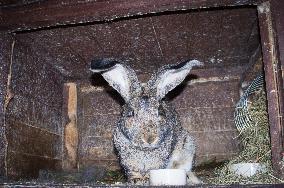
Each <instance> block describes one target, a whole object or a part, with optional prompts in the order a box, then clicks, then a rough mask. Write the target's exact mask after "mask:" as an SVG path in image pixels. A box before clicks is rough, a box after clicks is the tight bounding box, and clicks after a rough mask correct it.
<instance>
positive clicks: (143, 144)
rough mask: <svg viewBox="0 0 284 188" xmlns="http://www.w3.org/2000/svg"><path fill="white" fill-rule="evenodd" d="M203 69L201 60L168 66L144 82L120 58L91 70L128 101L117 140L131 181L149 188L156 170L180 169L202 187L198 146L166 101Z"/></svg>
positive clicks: (100, 62) (96, 62)
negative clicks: (195, 68) (195, 159)
mask: <svg viewBox="0 0 284 188" xmlns="http://www.w3.org/2000/svg"><path fill="white" fill-rule="evenodd" d="M202 65H203V63H201V62H199V61H197V60H191V61H187V62H182V63H179V64H175V65H166V66H163V67H162V68H160V69H159V70H158V72H157V73H156V74H153V75H152V77H151V78H150V80H149V81H148V82H147V83H145V84H141V83H140V82H139V81H138V78H137V76H136V74H135V72H134V70H133V69H131V68H130V67H128V66H127V65H125V64H123V63H121V62H119V61H118V60H115V59H112V58H103V59H95V60H93V61H92V62H91V71H92V72H95V73H100V74H102V76H103V77H104V79H105V80H106V81H107V82H108V83H109V84H110V85H111V86H112V87H113V88H114V89H115V90H116V91H117V92H118V93H119V94H120V95H121V96H122V97H123V99H124V101H125V104H124V105H123V112H122V115H121V117H120V119H119V121H118V123H117V125H116V127H115V129H114V133H113V141H114V145H115V148H116V149H117V151H118V155H119V158H120V163H121V166H122V167H123V168H124V170H125V173H126V175H127V178H128V181H129V182H131V183H141V182H142V184H146V183H147V182H148V180H149V171H150V170H152V169H164V168H176V169H184V170H185V171H186V173H187V177H188V183H189V184H198V183H201V181H200V180H199V179H198V178H197V177H196V176H195V175H194V173H193V172H192V171H191V169H192V164H193V157H194V154H195V148H196V145H195V142H194V140H193V138H192V137H191V136H190V135H189V133H188V132H187V131H186V130H185V129H183V128H182V126H181V124H180V122H179V119H178V116H177V113H176V112H175V110H174V109H173V107H171V106H170V105H169V103H168V102H167V101H165V100H163V99H164V97H165V95H166V94H167V93H168V92H169V91H171V90H172V89H174V88H175V87H176V86H177V85H179V84H180V83H181V82H182V81H183V80H184V79H185V77H186V76H187V75H188V73H189V72H190V70H191V69H192V67H193V66H202Z"/></svg>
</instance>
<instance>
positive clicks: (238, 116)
mask: <svg viewBox="0 0 284 188" xmlns="http://www.w3.org/2000/svg"><path fill="white" fill-rule="evenodd" d="M263 86H264V77H263V75H259V76H257V77H256V78H255V79H254V80H253V81H252V83H251V84H250V85H249V86H248V88H247V89H246V90H245V92H244V94H243V95H242V96H241V98H240V100H239V101H238V103H237V104H236V107H235V112H234V122H235V125H236V127H237V129H238V131H240V132H242V131H243V130H244V129H246V128H247V127H249V125H251V122H252V119H251V117H250V114H249V113H248V98H249V96H250V95H251V94H253V93H255V92H256V91H258V90H260V89H261V88H263Z"/></svg>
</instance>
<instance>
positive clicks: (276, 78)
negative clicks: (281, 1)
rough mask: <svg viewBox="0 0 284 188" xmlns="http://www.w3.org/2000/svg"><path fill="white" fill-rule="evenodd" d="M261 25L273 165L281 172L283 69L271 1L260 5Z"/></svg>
mask: <svg viewBox="0 0 284 188" xmlns="http://www.w3.org/2000/svg"><path fill="white" fill-rule="evenodd" d="M258 16H259V27H260V35H261V44H262V53H263V62H264V71H265V81H266V91H267V100H268V114H269V126H270V137H271V152H272V165H273V168H274V169H275V170H276V172H278V173H281V166H282V165H280V164H279V163H280V162H281V160H282V155H281V153H282V151H283V138H282V131H283V122H282V114H281V113H280V112H281V111H280V107H281V105H282V104H281V101H282V98H281V96H282V93H281V90H282V89H281V88H282V87H281V85H282V84H281V79H280V77H281V71H280V65H279V59H278V58H277V54H276V52H277V50H276V48H277V44H276V41H275V33H274V27H273V25H272V17H271V10H270V3H269V2H265V3H263V4H261V5H259V6H258Z"/></svg>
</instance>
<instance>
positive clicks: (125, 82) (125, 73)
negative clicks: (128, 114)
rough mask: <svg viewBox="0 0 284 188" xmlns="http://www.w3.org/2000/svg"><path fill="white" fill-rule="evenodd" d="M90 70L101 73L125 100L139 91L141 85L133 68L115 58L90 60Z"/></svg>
mask: <svg viewBox="0 0 284 188" xmlns="http://www.w3.org/2000/svg"><path fill="white" fill-rule="evenodd" d="M90 70H91V71H92V72H95V73H101V74H102V76H103V77H104V79H105V80H106V81H107V82H108V83H109V85H110V86H112V87H113V88H114V89H115V90H116V91H118V93H119V94H120V95H121V96H122V97H123V99H124V100H125V101H126V102H127V101H129V99H130V98H132V97H133V96H135V95H138V93H140V92H141V86H140V83H139V81H138V78H137V76H136V74H135V72H134V70H133V69H131V68H129V67H128V66H126V65H124V64H121V63H120V62H118V61H117V60H114V59H109V58H104V59H95V60H92V62H91V69H90Z"/></svg>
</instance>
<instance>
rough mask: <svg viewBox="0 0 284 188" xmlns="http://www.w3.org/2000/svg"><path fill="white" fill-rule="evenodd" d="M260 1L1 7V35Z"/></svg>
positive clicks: (123, 0) (147, 0)
mask: <svg viewBox="0 0 284 188" xmlns="http://www.w3.org/2000/svg"><path fill="white" fill-rule="evenodd" d="M260 1H261V0H249V1H248V0H210V1H209V0H205V1H200V0H157V1H152V0H120V1H98V2H97V1H75V2H74V1H73V2H72V3H71V2H70V1H67V0H65V1H63V2H62V1H42V2H38V3H32V4H28V5H25V6H15V7H13V6H10V7H9V6H8V7H2V8H1V7H0V8H1V12H0V22H1V25H0V31H9V32H13V31H22V30H31V29H40V28H45V27H54V26H60V25H70V24H81V23H90V22H105V21H113V20H118V19H121V18H128V17H133V16H141V15H147V14H154V13H160V12H171V11H179V10H188V9H200V8H214V7H224V6H242V5H256V4H257V3H259V2H260Z"/></svg>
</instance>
